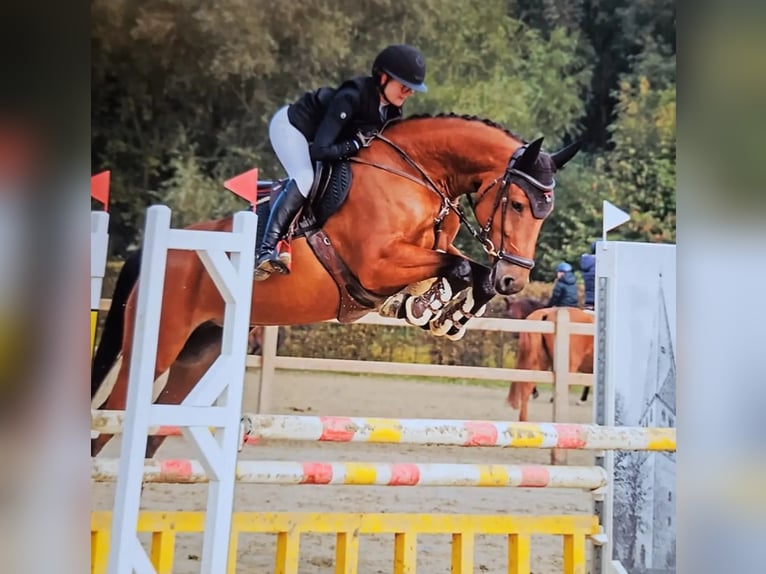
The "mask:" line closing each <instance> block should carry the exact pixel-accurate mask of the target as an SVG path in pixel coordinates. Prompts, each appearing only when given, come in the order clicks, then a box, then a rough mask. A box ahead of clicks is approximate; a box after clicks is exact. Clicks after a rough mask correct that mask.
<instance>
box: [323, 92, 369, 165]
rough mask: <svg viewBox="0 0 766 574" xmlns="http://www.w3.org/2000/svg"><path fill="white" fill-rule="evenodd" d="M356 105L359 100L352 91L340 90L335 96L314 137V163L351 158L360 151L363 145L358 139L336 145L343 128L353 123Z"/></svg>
mask: <svg viewBox="0 0 766 574" xmlns="http://www.w3.org/2000/svg"><path fill="white" fill-rule="evenodd" d="M356 104H357V98H355V94H354V92H353V91H351V90H340V91H339V92H338V93H337V94H336V95H335V97H334V98H333V99H332V101H331V102H330V105H329V106H328V107H327V112H326V113H325V115H324V118H323V119H322V122H321V123H320V124H319V127H318V128H317V133H316V135H315V136H314V142H313V144H312V145H311V159H312V160H313V161H325V160H335V159H340V158H344V157H350V156H352V155H354V154H356V152H358V151H359V149H360V148H361V147H362V144H361V143H360V142H359V141H358V140H357V139H356V138H351V139H349V140H346V141H343V142H340V143H336V140H337V138H338V136H339V135H340V133H341V132H342V131H343V127H344V126H345V125H346V124H347V123H348V122H349V121H351V118H352V116H353V114H354V109H355V107H356Z"/></svg>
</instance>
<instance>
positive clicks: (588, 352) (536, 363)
mask: <svg viewBox="0 0 766 574" xmlns="http://www.w3.org/2000/svg"><path fill="white" fill-rule="evenodd" d="M559 309H566V310H567V311H568V312H569V320H570V321H571V322H573V323H593V322H594V318H593V315H591V314H589V313H586V312H585V311H582V310H581V309H578V308H576V307H549V308H544V309H538V310H536V311H533V312H532V313H530V314H529V315H528V316H527V317H526V319H528V320H530V321H552V322H554V323H555V322H556V316H557V312H558V310H559ZM553 343H554V335H553V333H520V335H519V351H518V360H517V361H516V368H518V369H528V370H532V371H549V370H551V368H552V367H553ZM569 372H570V373H593V336H591V335H572V336H570V338H569ZM585 388H586V389H587V388H588V387H585ZM534 390H535V383H519V382H512V383H511V387H510V389H509V391H508V404H510V405H511V407H512V408H514V409H518V408H521V410H520V411H519V420H520V421H526V420H528V418H527V404H528V403H529V396H530V395H531V394H532V393H533V391H534Z"/></svg>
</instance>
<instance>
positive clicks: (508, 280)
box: [503, 275, 513, 289]
mask: <svg viewBox="0 0 766 574" xmlns="http://www.w3.org/2000/svg"><path fill="white" fill-rule="evenodd" d="M511 285H513V277H510V276H508V275H506V276H505V277H503V287H505V288H506V289H509V288H510V287H511Z"/></svg>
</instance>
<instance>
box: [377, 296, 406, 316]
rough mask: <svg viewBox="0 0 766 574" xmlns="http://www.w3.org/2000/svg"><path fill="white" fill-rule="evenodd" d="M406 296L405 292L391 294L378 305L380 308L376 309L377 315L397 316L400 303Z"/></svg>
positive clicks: (400, 306)
mask: <svg viewBox="0 0 766 574" xmlns="http://www.w3.org/2000/svg"><path fill="white" fill-rule="evenodd" d="M406 297H407V294H406V293H397V294H396V295H391V297H389V298H388V299H386V300H385V301H384V302H383V304H382V305H381V306H380V309H378V315H380V316H382V317H398V316H399V309H401V308H402V303H404V299H405V298H406Z"/></svg>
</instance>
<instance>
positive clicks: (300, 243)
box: [91, 114, 579, 456]
mask: <svg viewBox="0 0 766 574" xmlns="http://www.w3.org/2000/svg"><path fill="white" fill-rule="evenodd" d="M541 148H542V138H539V139H537V140H535V141H533V142H530V143H525V142H523V141H522V140H521V139H520V138H519V137H518V136H515V135H514V134H512V133H511V132H509V131H507V130H506V129H504V128H503V127H502V126H499V125H497V124H495V123H493V122H490V121H488V120H483V119H480V118H476V117H472V116H471V117H468V116H455V115H451V114H450V115H439V116H433V117H432V116H416V117H411V118H408V119H404V120H401V121H398V122H395V123H393V125H389V126H387V127H386V128H385V129H384V133H382V134H377V135H375V136H374V137H373V138H371V139H370V140H368V141H367V142H366V145H365V147H364V148H363V149H362V150H360V152H359V154H358V155H357V156H356V157H355V158H353V162H352V164H351V176H352V177H351V187H350V189H349V191H348V196H347V197H346V199H345V201H344V202H343V204H342V205H341V206H340V208H338V209H337V211H336V212H335V213H333V214H332V215H331V216H330V217H329V218H328V219H327V221H326V222H325V223H324V225H323V227H322V229H321V232H322V233H323V243H324V244H325V245H328V246H331V247H333V248H334V251H335V265H334V267H343V268H345V269H346V275H345V277H346V278H349V277H351V278H352V279H353V280H355V281H356V282H357V284H358V285H360V286H361V289H362V290H364V291H365V293H366V295H367V296H366V297H363V298H358V297H357V298H356V299H357V302H362V301H363V302H365V303H366V308H365V311H364V312H374V311H379V312H380V313H381V314H384V315H392V316H398V317H403V318H406V319H407V321H408V322H410V323H412V324H416V325H420V326H423V327H424V328H430V329H431V331H432V332H433V333H434V334H436V335H447V336H449V337H451V338H458V337H460V336H461V335H462V333H463V332H464V329H465V323H466V322H467V321H468V320H469V319H470V318H471V317H473V316H475V315H476V314H480V313H482V312H483V310H484V309H485V306H486V304H487V302H489V300H490V299H492V297H494V296H495V294H496V293H500V294H502V295H509V294H512V293H516V292H518V291H520V290H521V289H522V288H523V287H524V286H525V285H526V284H527V282H528V280H529V271H530V269H532V267H533V266H534V254H535V244H536V241H537V237H538V234H539V232H540V227H541V226H542V223H543V220H544V219H545V217H547V216H548V215H549V214H550V212H551V210H552V208H553V189H554V185H555V181H554V174H555V173H556V171H557V170H558V169H560V168H562V167H563V166H564V165H565V164H566V163H567V162H568V161H569V160H570V159H571V158H572V157H574V155H575V154H576V153H577V151H578V150H579V144H577V143H575V144H572V145H569V146H567V147H565V148H563V149H562V150H560V151H558V152H555V153H551V154H549V153H546V152H544V151H542V149H541ZM461 196H469V197H470V202H471V208H472V209H473V212H474V215H475V216H476V221H477V223H478V224H479V226H480V229H479V230H478V231H477V230H474V229H473V228H472V227H469V230H470V231H472V234H473V235H474V237H476V238H477V239H478V240H479V241H481V244H482V246H483V248H484V250H485V252H486V253H487V254H488V257H489V263H490V265H489V266H486V265H483V264H480V263H477V262H475V261H472V260H470V259H468V258H466V257H465V256H464V255H463V254H462V253H460V251H459V250H458V249H457V248H456V247H455V246H454V245H453V241H454V239H455V237H456V236H457V233H458V231H459V229H460V226H461V223H462V224H464V225H467V226H470V223H468V221H467V219H466V216H465V214H464V212H463V210H462V207H461V205H460V203H459V200H460V198H461ZM231 225H232V218H231V217H227V218H224V219H219V220H215V221H208V222H203V223H199V224H195V225H192V226H190V228H191V229H201V230H210V231H230V230H231ZM310 241H311V238H309V239H308V240H307V239H306V238H305V237H300V238H299V237H296V238H294V239H293V241H292V273H290V274H288V275H275V276H272V277H271V278H269V279H268V280H266V281H263V282H257V283H254V285H253V293H252V310H251V317H250V323H251V325H292V324H306V323H315V322H320V321H326V320H330V319H333V318H338V319H341V320H342V319H343V318H346V319H348V316H347V315H345V309H344V305H345V303H347V302H348V294H349V293H348V289H347V287H348V285H347V282H345V281H340V280H338V279H336V278H335V277H334V275H332V274H331V273H330V272H328V271H327V270H326V267H325V264H326V262H325V263H323V262H321V261H320V259H318V258H317V256H315V252H314V250H313V248H314V243H311V245H310ZM329 267H330V268H331V269H332V267H333V265H329ZM427 281H429V282H430V285H428V286H425V287H424V284H425V283H426V282H427ZM344 288H345V289H346V291H344ZM344 297H345V299H344ZM392 301H393V302H394V303H391V302H392ZM135 305H136V292H135V290H133V291H132V292H131V294H130V296H129V298H128V300H127V303H126V305H125V306H124V313H125V319H124V329H123V337H122V352H121V360H118V361H117V363H116V364H115V366H114V367H113V368H112V371H111V372H110V373H109V378H111V377H112V376H114V377H115V380H114V385H113V388H112V391H111V393H110V394H109V397H108V399H107V400H106V402H105V403H104V405H103V407H102V408H105V409H111V410H123V409H124V408H125V402H126V396H127V380H128V366H129V364H130V361H129V357H130V353H131V348H132V344H133V341H132V331H133V325H134V321H135V317H134V315H135ZM223 313H224V304H223V301H222V299H221V297H220V295H219V293H218V291H217V289H216V287H215V285H214V284H213V281H212V280H211V279H210V277H209V276H208V274H207V272H206V271H205V269H204V267H203V265H202V263H201V261H200V260H199V258H198V256H197V254H196V253H193V252H189V251H176V250H171V251H170V252H169V253H168V256H167V270H166V276H165V285H164V291H163V308H162V312H161V316H160V336H159V342H158V348H157V360H156V368H155V378H157V377H159V376H161V375H164V374H166V373H167V371H168V369H169V368H170V367H171V366H172V365H173V362H174V361H175V360H176V358H177V357H178V356H179V353H181V351H182V349H183V348H184V346H185V344H186V341H187V339H188V338H189V337H190V335H191V334H192V333H193V332H194V331H195V329H197V328H198V327H199V326H200V325H202V324H204V323H207V322H213V323H215V324H219V325H220V324H221V322H222V321H223ZM359 316H361V315H358V316H356V317H355V318H359ZM114 373H116V375H114ZM193 384H194V383H193V382H191V383H188V384H181V383H180V382H177V383H174V386H173V387H171V386H170V384H169V383H166V385H165V388H164V390H163V392H162V394H161V395H160V397H159V398H158V401H159V402H165V403H173V404H176V403H179V402H180V401H181V400H183V398H184V397H185V396H186V394H188V392H189V391H190V390H191V388H192V386H193ZM110 438H111V437H110V436H109V435H100V436H99V437H98V438H96V439H93V441H92V443H91V453H92V454H93V455H95V454H97V453H98V452H99V451H100V450H101V449H102V448H103V446H104V445H105V444H106V442H108V440H109V439H110ZM147 455H148V456H151V455H150V454H149V452H148V451H147Z"/></svg>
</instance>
